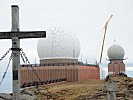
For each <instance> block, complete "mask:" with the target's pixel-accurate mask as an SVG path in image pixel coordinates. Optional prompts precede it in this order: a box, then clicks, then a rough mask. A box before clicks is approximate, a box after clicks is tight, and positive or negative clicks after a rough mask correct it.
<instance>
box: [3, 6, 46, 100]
mask: <svg viewBox="0 0 133 100" xmlns="http://www.w3.org/2000/svg"><path fill="white" fill-rule="evenodd" d="M11 8H12V29H11V32H0V39H12V49H11V50H12V57H13V58H12V75H13V78H12V79H13V100H20V39H24V38H42V37H46V31H20V30H19V7H18V6H17V5H12V6H11Z"/></svg>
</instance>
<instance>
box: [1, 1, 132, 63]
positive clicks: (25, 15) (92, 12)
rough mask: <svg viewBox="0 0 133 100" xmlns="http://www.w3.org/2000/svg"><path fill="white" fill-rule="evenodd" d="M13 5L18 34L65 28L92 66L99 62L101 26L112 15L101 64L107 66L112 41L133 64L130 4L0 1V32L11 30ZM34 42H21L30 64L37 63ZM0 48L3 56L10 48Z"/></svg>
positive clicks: (4, 42) (3, 44) (4, 45)
mask: <svg viewBox="0 0 133 100" xmlns="http://www.w3.org/2000/svg"><path fill="white" fill-rule="evenodd" d="M12 4H18V5H19V8H20V30H46V29H48V28H50V27H54V26H63V27H66V28H67V29H69V30H70V31H71V32H72V33H75V34H76V35H77V37H78V38H79V40H80V42H81V48H82V49H81V52H82V55H83V59H86V58H87V59H88V62H91V63H93V62H94V60H98V61H99V55H100V50H101V43H102V38H103V33H104V31H103V26H104V25H105V22H106V21H107V19H108V18H109V16H110V15H111V14H113V15H114V16H113V18H112V20H111V21H110V23H109V26H108V30H107V35H106V41H105V47H104V52H103V62H106V60H105V59H106V58H107V54H106V51H107V49H108V47H109V46H110V45H112V44H113V43H114V42H113V41H114V39H115V40H116V43H117V44H119V45H121V46H122V47H123V48H124V50H125V53H126V55H125V57H128V59H127V60H126V62H127V63H128V62H130V63H131V62H132V60H133V55H132V50H133V45H132V42H133V40H132V37H133V28H132V26H133V13H132V11H133V0H0V31H10V30H11V5H12ZM37 40H38V39H30V40H21V47H22V48H23V49H24V51H25V52H26V54H27V55H28V57H29V59H30V61H31V62H32V63H34V61H35V58H36V59H37V61H38V60H39V58H38V55H37V50H36V45H37ZM0 45H1V48H0V56H2V54H3V53H4V52H6V50H7V49H8V48H9V47H11V40H0ZM79 59H80V58H79ZM38 62H39V61H38Z"/></svg>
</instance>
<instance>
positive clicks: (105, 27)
mask: <svg viewBox="0 0 133 100" xmlns="http://www.w3.org/2000/svg"><path fill="white" fill-rule="evenodd" d="M112 16H113V15H111V16H110V17H109V19H108V21H107V22H106V24H105V26H104V37H103V43H102V49H101V54H100V63H101V62H102V54H103V47H104V41H105V36H106V31H107V26H108V23H109V21H110V20H111V18H112Z"/></svg>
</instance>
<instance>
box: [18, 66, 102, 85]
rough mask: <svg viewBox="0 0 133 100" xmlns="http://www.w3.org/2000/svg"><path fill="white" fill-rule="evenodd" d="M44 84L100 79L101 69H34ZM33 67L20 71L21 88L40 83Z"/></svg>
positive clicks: (38, 67)
mask: <svg viewBox="0 0 133 100" xmlns="http://www.w3.org/2000/svg"><path fill="white" fill-rule="evenodd" d="M32 68H34V71H35V72H36V74H37V75H38V77H39V78H40V79H41V81H42V82H49V83H52V82H58V81H80V80H88V79H100V68H99V66H96V65H86V66H81V65H65V66H37V67H32ZM32 68H31V67H26V66H23V67H21V69H20V80H21V86H24V85H25V84H32V83H35V82H40V81H39V80H38V77H37V76H36V74H35V72H34V71H33V70H32Z"/></svg>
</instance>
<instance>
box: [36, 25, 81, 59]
mask: <svg viewBox="0 0 133 100" xmlns="http://www.w3.org/2000/svg"><path fill="white" fill-rule="evenodd" d="M37 51H38V55H39V58H40V60H42V59H78V57H79V54H80V42H79V40H78V38H77V37H76V36H75V35H74V34H72V33H71V32H68V31H67V30H64V29H63V28H57V27H56V28H53V29H51V30H49V31H47V32H46V38H44V39H39V40H38V44H37Z"/></svg>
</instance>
